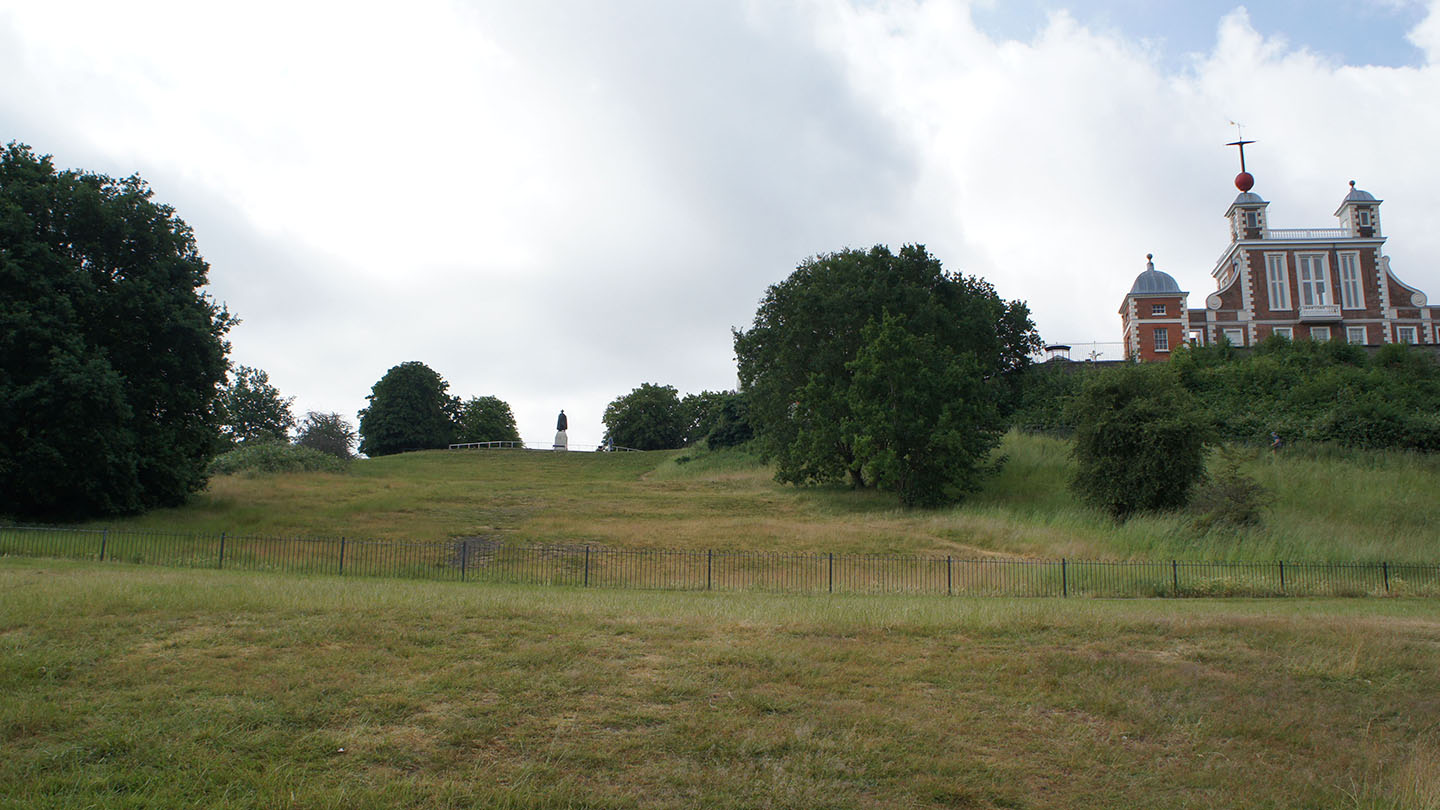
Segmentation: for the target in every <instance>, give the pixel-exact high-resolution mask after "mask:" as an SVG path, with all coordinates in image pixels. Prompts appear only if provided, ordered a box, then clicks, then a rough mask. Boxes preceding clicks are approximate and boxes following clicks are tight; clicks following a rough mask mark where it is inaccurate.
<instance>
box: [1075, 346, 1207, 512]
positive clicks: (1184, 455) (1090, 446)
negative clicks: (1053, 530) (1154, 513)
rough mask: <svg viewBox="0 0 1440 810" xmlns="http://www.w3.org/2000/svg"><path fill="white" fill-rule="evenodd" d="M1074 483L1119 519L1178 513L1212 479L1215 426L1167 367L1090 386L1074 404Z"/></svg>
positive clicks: (1118, 372)
mask: <svg viewBox="0 0 1440 810" xmlns="http://www.w3.org/2000/svg"><path fill="white" fill-rule="evenodd" d="M1072 410H1073V414H1074V422H1075V446H1074V450H1073V453H1074V456H1075V462H1076V470H1075V478H1074V479H1073V480H1072V481H1071V486H1072V487H1073V488H1074V490H1075V491H1076V493H1078V494H1079V495H1080V496H1081V497H1082V498H1083V499H1085V500H1086V501H1087V502H1089V503H1091V504H1093V505H1095V506H1098V507H1100V508H1101V509H1104V510H1105V511H1107V512H1109V513H1110V514H1111V515H1113V516H1115V518H1116V519H1119V520H1124V519H1125V518H1127V517H1129V516H1130V515H1132V514H1134V513H1136V512H1140V511H1147V510H1158V509H1176V508H1179V507H1182V506H1184V505H1185V504H1186V503H1187V502H1189V500H1190V492H1191V489H1192V488H1193V487H1194V486H1195V484H1196V482H1198V481H1199V480H1200V478H1201V476H1203V475H1204V474H1205V444H1206V441H1207V440H1208V439H1209V438H1210V435H1211V429H1210V423H1209V421H1208V420H1207V419H1206V417H1205V416H1204V414H1203V411H1202V410H1201V409H1200V407H1199V403H1198V402H1196V400H1195V398H1194V397H1193V396H1191V395H1190V393H1189V392H1187V391H1186V390H1185V389H1184V388H1182V387H1181V386H1180V384H1179V382H1178V381H1177V380H1176V377H1175V374H1174V370H1173V369H1172V368H1170V367H1169V366H1166V365H1159V364H1156V365H1144V366H1142V365H1127V366H1121V367H1119V368H1116V369H1113V370H1111V371H1109V372H1108V373H1105V374H1098V375H1095V376H1094V377H1092V378H1091V379H1089V380H1086V382H1085V386H1084V388H1083V389H1081V391H1080V394H1079V396H1077V397H1076V398H1075V400H1074V405H1073V409H1072Z"/></svg>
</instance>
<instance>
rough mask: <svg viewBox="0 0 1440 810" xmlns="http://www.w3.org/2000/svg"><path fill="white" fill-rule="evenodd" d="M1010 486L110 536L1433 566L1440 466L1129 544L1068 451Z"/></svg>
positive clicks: (762, 491) (553, 477) (569, 503)
mask: <svg viewBox="0 0 1440 810" xmlns="http://www.w3.org/2000/svg"><path fill="white" fill-rule="evenodd" d="M1000 452H1001V453H1003V454H1004V455H1005V457H1006V463H1005V465H1004V467H1003V470H1002V472H1001V474H1000V475H999V476H996V477H994V478H992V479H991V480H990V481H989V483H988V484H987V486H986V488H985V489H984V490H983V491H982V492H979V493H977V494H975V495H973V496H972V497H971V498H969V499H968V500H967V501H966V502H965V503H964V504H962V505H960V506H958V507H954V508H950V509H942V510H935V511H910V510H902V509H900V508H898V507H897V506H896V502H895V499H894V498H893V497H892V496H889V495H886V494H883V493H874V492H852V491H849V490H847V489H844V488H840V487H819V488H800V489H797V488H794V487H788V486H781V485H779V484H776V483H775V482H774V481H773V480H772V479H771V474H770V471H769V470H768V469H767V468H765V467H764V466H762V465H760V464H759V463H758V462H756V461H755V460H754V459H753V458H750V457H748V456H746V455H744V454H740V453H735V452H728V453H706V452H703V451H674V452H665V453H548V452H526V451H508V450H501V451H468V452H461V451H455V452H447V451H435V452H425V453H407V454H403V455H399V456H388V457H384V458H379V459H373V460H365V461H359V462H356V463H355V464H354V465H353V467H352V469H351V472H349V473H347V474H343V475H334V474H320V473H315V474H290V475H278V476H269V477H258V478H246V477H241V476H224V477H219V478H216V479H214V480H213V481H212V482H211V485H210V487H209V489H208V490H206V491H205V492H204V493H202V494H201V495H199V496H198V497H197V498H196V499H195V501H194V502H193V503H191V504H190V505H187V506H185V507H183V508H179V509H171V510H161V511H157V512H152V513H150V514H147V515H144V516H141V517H137V518H132V519H128V520H121V521H112V522H109V523H110V524H111V525H117V526H121V527H127V528H135V527H147V528H158V529H167V530H174V531H183V532H206V533H211V534H218V533H219V532H222V531H227V532H231V533H244V534H258V535H280V536H296V535H299V536H322V537H336V536H342V535H344V536H350V537H368V538H396V539H415V540H433V539H442V538H450V537H458V536H485V537H496V538H500V539H505V540H511V541H515V542H519V543H572V544H576V543H594V544H599V545H608V546H614V547H620V548H634V547H646V548H672V549H717V550H758V551H802V552H836V553H868V552H904V553H925V554H939V555H945V554H955V555H960V556H966V557H977V556H989V555H998V556H1020V557H1044V558H1058V557H1068V558H1071V559H1077V558H1079V559H1164V560H1168V559H1175V558H1178V559H1190V560H1193V559H1215V560H1277V559H1288V560H1304V561H1317V562H1325V561H1334V562H1344V561H1382V560H1385V561H1391V562H1433V561H1434V560H1435V558H1436V549H1437V545H1440V544H1437V539H1440V530H1437V529H1436V527H1437V526H1440V499H1437V498H1435V497H1434V493H1435V492H1437V491H1440V458H1434V457H1425V456H1416V455H1406V454H1399V453H1365V452H1349V451H1323V450H1306V449H1304V448H1295V449H1289V450H1287V451H1286V453H1285V454H1283V455H1282V456H1280V457H1278V458H1276V457H1272V456H1270V455H1269V454H1268V453H1262V454H1256V455H1255V457H1254V458H1252V459H1251V460H1249V461H1248V462H1246V464H1245V465H1244V469H1245V471H1247V472H1248V473H1249V474H1251V475H1253V476H1254V477H1256V478H1257V479H1258V480H1260V481H1261V482H1262V483H1263V484H1265V485H1266V486H1267V487H1269V488H1270V490H1271V491H1272V492H1273V493H1274V495H1275V504H1274V506H1273V508H1272V509H1271V512H1270V515H1269V518H1268V521H1267V524H1266V526H1265V527H1263V528H1261V529H1258V530H1245V531H1214V532H1210V533H1200V532H1197V531H1196V530H1195V529H1194V528H1193V522H1194V516H1193V515H1187V514H1172V515H1160V516H1149V517H1141V518H1137V519H1133V520H1131V521H1130V522H1128V523H1126V524H1124V525H1122V526H1116V525H1115V524H1114V523H1113V522H1112V521H1110V520H1109V519H1108V518H1107V517H1106V516H1104V515H1103V514H1101V513H1099V512H1097V511H1095V510H1093V509H1090V508H1088V507H1085V506H1083V505H1081V504H1079V503H1077V501H1076V500H1075V498H1074V496H1073V495H1072V494H1071V493H1070V492H1069V490H1068V489H1067V488H1066V481H1067V480H1068V478H1069V475H1070V470H1071V462H1070V460H1069V457H1068V453H1069V444H1068V443H1067V442H1065V441H1061V440H1058V439H1052V438H1045V437H1040V436H1027V435H1020V434H1011V435H1009V436H1007V437H1006V440H1005V443H1004V445H1003V446H1002V447H1001V450H1000Z"/></svg>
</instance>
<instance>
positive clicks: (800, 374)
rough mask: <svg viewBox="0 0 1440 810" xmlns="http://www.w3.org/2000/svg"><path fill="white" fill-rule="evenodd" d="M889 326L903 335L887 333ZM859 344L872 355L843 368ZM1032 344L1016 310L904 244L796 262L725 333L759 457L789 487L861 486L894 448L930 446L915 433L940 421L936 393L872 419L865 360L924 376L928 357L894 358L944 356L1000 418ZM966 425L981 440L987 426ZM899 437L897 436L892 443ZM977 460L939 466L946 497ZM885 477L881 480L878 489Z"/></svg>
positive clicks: (921, 380)
mask: <svg viewBox="0 0 1440 810" xmlns="http://www.w3.org/2000/svg"><path fill="white" fill-rule="evenodd" d="M887 314H889V315H892V316H903V321H896V322H895V323H892V324H891V325H890V327H888V329H887V328H886V327H885V326H884V319H885V316H886V315H887ZM872 324H873V325H878V328H880V329H881V332H880V333H871V334H870V335H869V337H868V338H867V336H866V331H865V330H866V327H867V326H870V325H872ZM897 329H898V330H903V331H905V332H907V333H908V334H909V335H910V336H911V337H912V338H914V339H913V340H912V339H909V338H902V337H901V336H899V335H897V334H894V332H895V330H897ZM881 334H885V335H886V337H885V339H884V341H883V345H871V344H873V342H874V341H875V340H876V339H877V338H878V337H879V336H880V335H881ZM867 346H871V348H872V352H871V356H870V359H869V360H868V361H867V362H866V363H865V364H862V365H852V363H854V362H855V361H856V360H857V358H859V357H860V354H861V351H862V349H865V348H866V347H867ZM1038 348H1039V338H1038V336H1037V335H1036V334H1035V331H1034V327H1033V325H1032V324H1031V322H1030V317H1029V311H1028V310H1027V309H1026V308H1025V305H1024V304H1023V303H1020V302H1006V301H1004V300H1002V299H1001V298H1000V297H999V296H998V295H996V293H995V290H994V288H993V287H991V286H990V284H988V283H987V282H985V281H984V280H982V279H979V278H975V277H963V276H958V275H952V274H949V273H946V272H945V270H944V269H943V268H942V267H941V266H940V262H939V261H938V260H936V259H935V258H934V257H932V256H930V255H929V254H928V253H927V252H926V251H925V248H924V247H922V246H919V245H907V246H905V247H904V248H902V249H901V250H900V252H899V254H898V255H897V254H894V253H891V252H890V250H889V249H888V248H886V247H884V246H880V245H877V246H876V247H874V248H872V249H870V250H868V251H858V250H844V251H841V252H839V253H832V254H828V255H823V256H817V257H814V258H811V259H807V260H806V261H805V262H803V263H801V264H800V266H799V267H798V268H796V270H795V272H794V273H792V274H791V275H790V277H789V278H787V279H786V280H785V281H783V282H781V283H779V284H776V285H774V286H772V287H770V289H769V290H767V291H766V294H765V297H764V299H762V301H761V303H760V308H759V310H758V311H757V312H756V314H755V321H754V324H753V325H752V326H751V328H750V329H749V330H748V331H744V332H741V331H737V332H736V333H735V355H736V357H737V359H738V360H739V366H740V382H741V388H742V391H744V393H745V394H746V396H747V398H748V402H749V411H750V412H749V421H750V423H751V424H752V425H753V426H754V428H755V432H756V435H757V437H758V440H759V443H760V445H761V449H762V451H763V452H764V453H765V455H766V457H767V458H770V459H773V460H774V461H775V465H776V477H777V478H778V479H779V480H781V481H788V482H791V483H797V484H798V483H805V482H824V481H836V480H841V479H844V478H847V477H848V478H849V480H850V482H851V483H852V485H855V486H866V485H867V483H868V482H867V478H866V476H867V474H868V473H867V470H866V465H867V463H869V462H874V465H875V469H876V470H882V469H883V470H885V471H886V472H885V473H884V475H886V476H887V477H889V475H890V471H891V470H892V469H893V465H892V462H891V460H890V459H891V458H892V455H891V454H892V453H893V454H896V455H894V458H895V459H902V458H904V453H905V452H906V451H904V450H901V448H917V447H924V446H925V445H926V442H927V441H929V439H927V438H925V436H933V431H935V430H941V428H940V426H941V425H942V424H947V425H948V423H947V422H946V421H945V420H946V419H947V418H948V417H947V416H946V415H945V414H944V413H943V411H942V410H940V403H942V402H943V400H944V397H943V396H942V395H940V394H937V393H936V392H935V391H934V390H926V391H923V392H916V393H915V394H914V396H915V397H916V399H917V402H920V403H923V404H924V406H925V407H926V408H927V409H929V410H927V411H925V412H923V413H915V414H908V415H907V416H906V419H907V421H906V424H904V425H902V424H900V423H899V422H896V421H894V420H890V421H888V422H886V421H885V420H881V421H878V422H877V421H876V418H877V417H878V416H879V415H880V412H881V409H882V408H883V406H882V405H880V404H879V402H875V401H871V400H870V399H869V398H870V397H881V398H882V399H881V401H883V397H884V396H885V395H886V389H885V387H884V386H883V385H879V383H878V380H879V379H880V378H881V377H883V376H885V374H886V373H887V372H886V370H884V369H882V368H878V367H876V366H875V364H876V363H880V362H894V363H900V365H901V366H903V367H905V368H910V367H922V368H926V369H929V368H930V363H931V360H930V359H928V358H909V357H903V356H902V355H903V353H904V352H910V351H931V352H935V353H938V354H939V355H940V356H941V357H942V358H944V359H943V360H942V361H940V363H941V366H942V367H945V368H948V365H946V364H950V363H961V364H962V368H963V369H964V373H966V374H973V375H974V376H975V377H976V378H977V379H978V380H980V381H982V382H981V384H982V385H983V386H985V387H987V388H990V389H992V392H991V394H990V395H989V396H990V401H991V402H992V403H993V404H994V406H995V408H996V409H997V410H999V411H1000V412H1002V413H1003V412H1007V411H1008V409H1010V408H1011V407H1013V405H1014V401H1015V389H1014V388H1013V387H1012V383H1011V380H1010V377H1011V375H1013V374H1014V373H1015V372H1017V371H1019V370H1021V369H1023V368H1025V367H1026V365H1028V362H1029V361H1028V358H1029V355H1030V354H1031V353H1032V352H1033V351H1035V350H1036V349H1038ZM897 353H899V354H897ZM962 358H968V360H962ZM897 370H898V369H897ZM857 373H864V374H865V375H866V380H867V382H866V384H865V385H863V386H861V388H860V389H858V390H857V389H856V387H855V377H856V375H857ZM897 376H898V375H897ZM899 381H902V382H903V383H904V384H906V385H909V386H914V387H917V388H923V389H934V388H936V387H939V388H940V389H942V390H943V389H947V386H949V387H953V386H954V385H956V384H957V383H956V382H955V381H954V379H953V378H952V377H951V376H950V375H948V374H942V375H941V376H940V378H938V379H936V378H929V377H923V376H922V377H917V378H906V377H899ZM857 408H859V409H860V411H861V413H857ZM985 412H986V413H987V414H988V413H989V411H988V410H986V411H985ZM952 428H954V429H960V430H964V429H966V428H961V427H958V426H953V425H948V426H947V427H945V428H944V429H943V430H950V429H952ZM872 429H873V430H874V431H879V432H878V433H875V432H872ZM968 429H973V430H978V431H980V433H982V434H984V433H985V432H987V431H989V430H990V429H991V425H990V424H988V422H987V423H982V424H977V425H972V426H969V428H968ZM901 430H905V431H906V432H907V434H906V435H904V436H901V435H900V433H899V432H898V431H901ZM887 431H888V433H887ZM910 431H920V433H921V434H924V435H910V433H909V432H910ZM862 443H863V447H862ZM940 445H941V446H943V447H945V448H946V449H945V452H951V451H952V450H953V449H954V448H950V447H949V446H948V445H947V444H946V443H945V442H943V441H942V442H940ZM886 447H888V448H890V449H889V450H886V449H884V448H886ZM967 452H968V451H967ZM980 461H981V459H978V458H968V459H964V460H961V461H960V462H958V465H957V466H945V467H944V469H945V470H947V471H948V472H946V473H944V474H952V473H953V474H956V475H959V478H957V479H956V480H954V481H952V482H951V483H954V484H958V485H960V486H959V487H957V488H956V490H955V491H958V489H961V488H963V487H964V485H965V481H964V480H963V479H964V478H965V475H964V474H961V471H962V470H966V469H969V468H970V465H974V464H979V463H980ZM908 463H914V464H922V463H923V464H935V463H939V464H942V465H950V464H951V461H950V460H948V459H947V460H944V461H938V460H930V459H925V460H922V459H919V458H912V459H910V460H909V462H908ZM937 474H938V473H937ZM926 475H929V473H926ZM896 480H897V479H895V478H893V477H890V478H889V485H891V486H894V485H895V484H896ZM924 500H928V498H926V499H924Z"/></svg>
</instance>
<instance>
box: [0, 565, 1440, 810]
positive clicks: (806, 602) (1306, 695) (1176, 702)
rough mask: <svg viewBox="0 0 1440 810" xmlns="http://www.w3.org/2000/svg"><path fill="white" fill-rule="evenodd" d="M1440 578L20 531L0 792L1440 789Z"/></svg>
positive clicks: (131, 796) (103, 803)
mask: <svg viewBox="0 0 1440 810" xmlns="http://www.w3.org/2000/svg"><path fill="white" fill-rule="evenodd" d="M1437 716H1440V603H1437V602H1435V601H1433V600H1411V599H1390V600H1278V601H1277V600H1261V601H1244V600H1217V601H1194V600H1120V601H1109V600H1083V601H1080V602H1075V601H1069V602H1062V601H1060V600H1029V601H1025V600H1007V599H977V600H967V599H944V598H900V597H818V596H816V597H781V596H764V595H753V594H743V595H737V594H728V595H723V596H717V595H707V594H693V593H688V594H687V593H678V594H677V593H654V592H648V593H647V592H623V591H600V592H596V591H583V590H575V589H564V588H559V589H556V588H551V589H540V588H524V587H510V586H493V585H492V586H476V585H473V584H469V585H467V584H461V583H413V582H404V581H378V580H341V579H339V578H333V577H293V576H285V575H276V574H254V573H250V574H247V573H234V572H213V571H176V570H160V569H146V568H140V567H131V566H124V565H119V566H113V565H107V566H101V565H98V564H93V563H89V564H87V563H59V562H54V561H35V560H15V559H0V750H3V754H4V755H3V756H0V806H4V807H26V808H30V807H34V808H81V807H107V808H120V807H135V808H140V807H144V808H172V807H173V808H179V807H187V808H188V807H211V808H277V807H305V808H311V807H314V808H332V807H333V808H370V807H375V808H381V807H384V808H393V807H410V808H441V807H445V808H450V807H514V808H520V807H524V808H539V807H643V808H682V807H686V808H688V807H718V808H727V807H777V808H778V807H797V808H801V807H803V808H816V807H821V808H823V807H833V808H842V807H843V808H851V807H862V808H863V807H873V808H882V807H883V808H894V807H912V808H927V807H937V808H938V807H947V808H953V807H961V808H966V807H973V808H1001V807H1004V808H1036V809H1037V810H1038V809H1039V808H1154V807H1165V808H1186V807H1193V808H1215V807H1225V808H1272V807H1273V808H1280V807H1284V808H1292V807H1294V808H1299V807H1312V808H1337V807H1344V808H1366V809H1369V808H1435V807H1440V725H1437V721H1436V719H1435V718H1436V717H1437Z"/></svg>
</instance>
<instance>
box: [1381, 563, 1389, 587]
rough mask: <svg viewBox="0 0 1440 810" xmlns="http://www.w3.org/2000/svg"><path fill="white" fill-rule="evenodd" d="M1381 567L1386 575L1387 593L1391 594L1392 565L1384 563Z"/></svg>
mask: <svg viewBox="0 0 1440 810" xmlns="http://www.w3.org/2000/svg"><path fill="white" fill-rule="evenodd" d="M1380 565H1381V566H1382V569H1381V570H1383V571H1384V573H1385V593H1390V563H1388V562H1382V563H1380Z"/></svg>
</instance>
